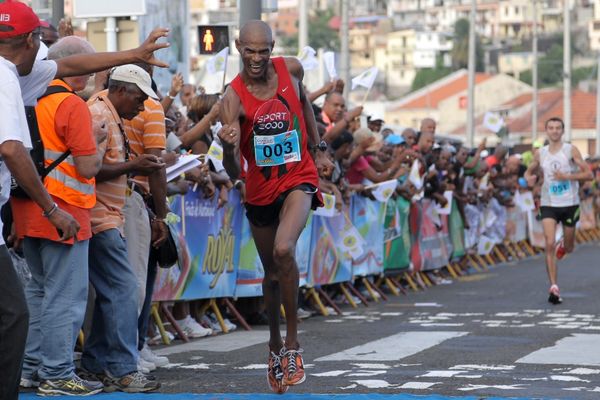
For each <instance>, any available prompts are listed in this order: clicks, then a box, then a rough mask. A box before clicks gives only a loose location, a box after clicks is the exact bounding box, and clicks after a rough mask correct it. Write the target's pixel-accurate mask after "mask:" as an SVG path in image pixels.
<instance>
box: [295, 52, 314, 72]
mask: <svg viewBox="0 0 600 400" xmlns="http://www.w3.org/2000/svg"><path fill="white" fill-rule="evenodd" d="M316 54H317V52H316V51H315V49H313V48H312V47H310V46H305V47H304V48H303V49H302V51H301V52H300V54H299V55H298V60H300V63H302V68H304V70H305V71H310V70H313V69H317V68H319V60H317V57H315V55H316Z"/></svg>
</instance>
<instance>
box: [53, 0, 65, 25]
mask: <svg viewBox="0 0 600 400" xmlns="http://www.w3.org/2000/svg"><path fill="white" fill-rule="evenodd" d="M64 16H65V0H52V25H54V26H55V27H56V28H58V23H59V22H60V20H61V19H63V18H64Z"/></svg>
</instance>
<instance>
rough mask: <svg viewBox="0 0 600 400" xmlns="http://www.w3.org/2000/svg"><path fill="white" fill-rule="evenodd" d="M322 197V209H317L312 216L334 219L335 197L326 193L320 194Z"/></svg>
mask: <svg viewBox="0 0 600 400" xmlns="http://www.w3.org/2000/svg"><path fill="white" fill-rule="evenodd" d="M322 195H323V207H319V208H317V209H316V210H315V212H314V213H313V215H320V216H321V217H335V215H336V209H335V196H334V195H332V194H327V193H322Z"/></svg>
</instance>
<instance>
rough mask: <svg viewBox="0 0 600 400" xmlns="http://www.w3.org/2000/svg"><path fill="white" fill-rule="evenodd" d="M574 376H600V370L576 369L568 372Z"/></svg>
mask: <svg viewBox="0 0 600 400" xmlns="http://www.w3.org/2000/svg"><path fill="white" fill-rule="evenodd" d="M567 373H568V374H572V375H595V374H600V369H591V368H575V369H572V370H570V371H569V372H567Z"/></svg>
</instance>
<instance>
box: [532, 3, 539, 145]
mask: <svg viewBox="0 0 600 400" xmlns="http://www.w3.org/2000/svg"><path fill="white" fill-rule="evenodd" d="M537 3H538V0H534V1H533V40H532V41H531V44H532V53H533V66H532V68H531V79H532V81H533V82H532V83H533V96H532V99H531V143H533V142H535V141H536V139H537V134H538V132H537V125H538V18H537Z"/></svg>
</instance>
